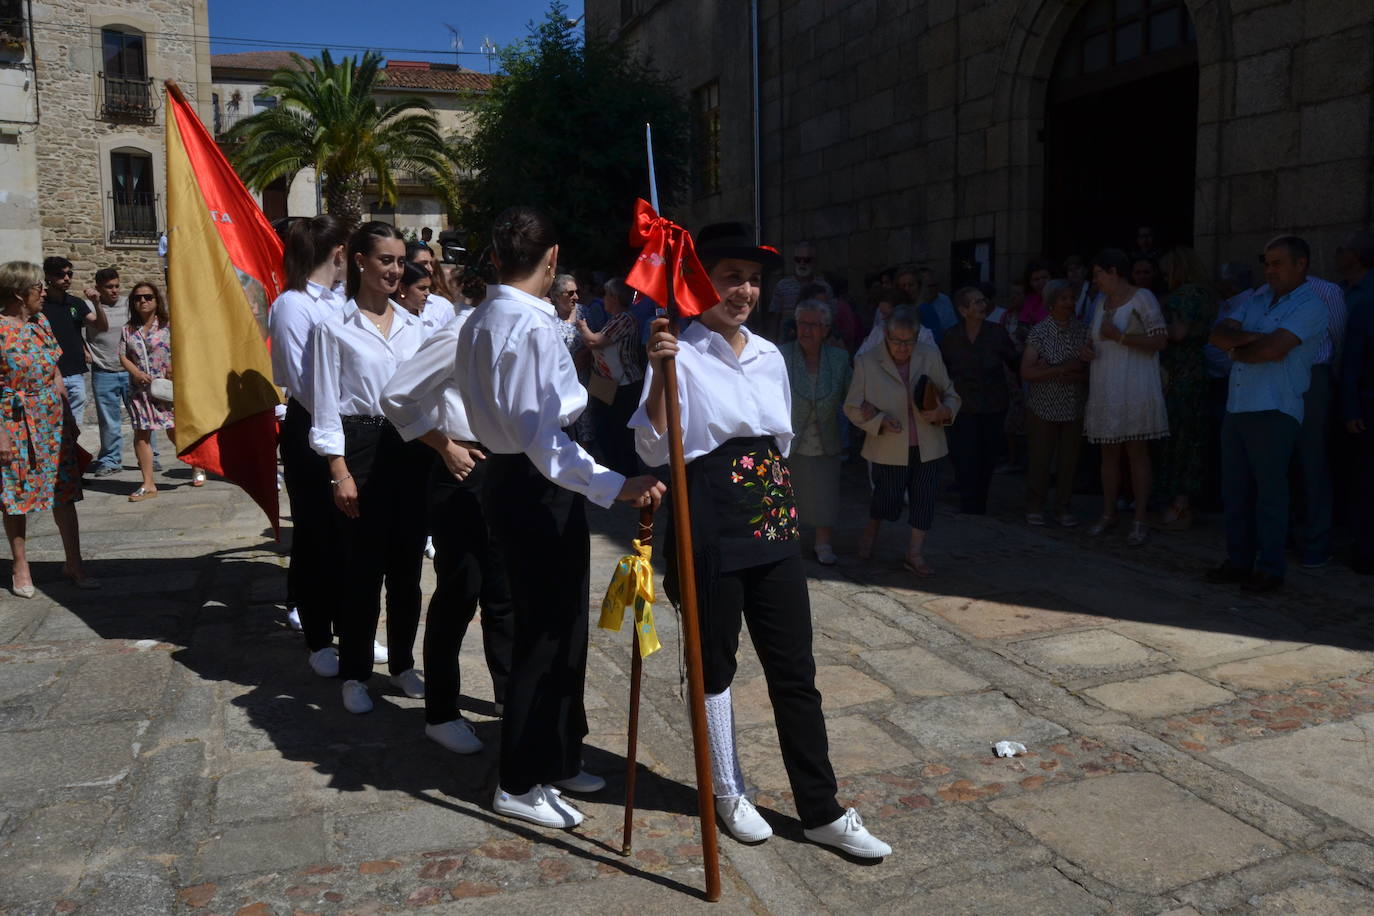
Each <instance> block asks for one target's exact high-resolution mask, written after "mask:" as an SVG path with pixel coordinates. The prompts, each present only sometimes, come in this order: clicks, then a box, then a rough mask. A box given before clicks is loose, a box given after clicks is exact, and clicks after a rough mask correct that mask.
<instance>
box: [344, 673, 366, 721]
mask: <svg viewBox="0 0 1374 916" xmlns="http://www.w3.org/2000/svg"><path fill="white" fill-rule="evenodd" d="M343 704H344V709H347V710H348V711H349V712H351V713H353V715H355V716H360V715H362V714H363V713H365V712H372V697H371V696H370V695H369V694H368V692H367V685H366V684H364V683H363V682H362V681H344V682H343Z"/></svg>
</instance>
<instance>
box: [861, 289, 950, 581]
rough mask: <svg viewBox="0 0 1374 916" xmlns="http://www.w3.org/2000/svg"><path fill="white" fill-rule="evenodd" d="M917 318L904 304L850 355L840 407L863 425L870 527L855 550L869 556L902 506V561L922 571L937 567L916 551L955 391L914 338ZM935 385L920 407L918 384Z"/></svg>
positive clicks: (928, 520) (934, 353)
mask: <svg viewBox="0 0 1374 916" xmlns="http://www.w3.org/2000/svg"><path fill="white" fill-rule="evenodd" d="M919 334H920V323H919V322H918V321H917V319H916V317H915V316H914V315H913V314H911V313H910V312H909V311H907V310H905V309H903V310H900V311H898V312H894V313H893V315H892V317H891V318H890V319H889V320H888V324H887V328H886V332H885V338H884V341H883V346H881V347H874V348H873V349H872V350H870V351H868V352H867V353H865V354H864V355H863V356H861V357H859V358H858V359H857V360H856V361H855V363H854V381H853V382H852V383H851V384H850V386H849V395H848V397H846V398H845V401H844V412H845V415H846V416H848V417H849V419H850V420H851V421H852V422H853V423H854V425H856V426H858V427H859V428H860V429H862V430H863V431H864V433H865V434H866V437H865V439H864V447H863V456H864V457H865V458H867V459H868V460H869V462H870V463H871V465H872V475H873V481H872V482H873V499H872V502H871V504H870V506H869V511H868V514H869V519H868V527H867V528H866V529H864V533H863V536H862V537H860V539H859V557H860V558H862V559H865V560H866V559H868V558H869V556H871V554H872V552H873V542H874V540H876V539H877V536H878V527H879V526H880V525H881V524H882V523H883V522H884V521H889V522H895V521H897V520H898V519H899V518H901V515H902V503H903V499H904V498H905V502H906V504H907V506H908V509H907V521H908V522H909V523H910V525H911V542H910V543H909V544H908V545H907V551H906V562H905V563H904V564H902V565H903V566H904V567H905V568H906V569H908V570H910V571H911V572H913V573H915V574H916V575H918V576H921V577H922V578H926V577H929V576H933V575H935V570H934V569H932V568H931V567H930V566H929V565H928V564H927V563H926V561H925V558H924V557H923V556H922V549H923V548H924V546H925V539H926V532H927V531H929V530H930V526H931V524H932V523H933V522H934V519H935V492H936V490H935V488H936V483H937V481H938V479H939V473H940V459H942V458H944V456H945V455H946V454H947V453H948V452H949V448H948V446H946V444H945V429H944V428H945V427H946V426H949V425H950V424H951V423H953V422H954V417H955V415H956V414H958V412H959V403H960V402H959V394H958V393H957V392H956V391H955V390H954V386H953V385H951V384H950V381H949V374H948V373H947V372H946V371H945V364H944V360H943V359H941V357H940V351H939V350H937V349H936V348H935V347H931V346H926V345H921V344H919V343H918V342H917V338H918V336H919ZM926 385H933V386H934V388H935V392H936V394H937V399H938V401H939V406H937V407H935V408H934V409H933V410H922V409H921V399H920V396H919V395H918V393H917V388H918V386H926Z"/></svg>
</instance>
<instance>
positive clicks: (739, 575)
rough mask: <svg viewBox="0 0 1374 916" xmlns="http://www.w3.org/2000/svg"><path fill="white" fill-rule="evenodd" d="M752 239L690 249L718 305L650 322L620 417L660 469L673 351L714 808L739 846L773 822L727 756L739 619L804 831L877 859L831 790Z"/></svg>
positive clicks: (764, 258)
mask: <svg viewBox="0 0 1374 916" xmlns="http://www.w3.org/2000/svg"><path fill="white" fill-rule="evenodd" d="M753 238H754V237H753V233H752V232H751V231H750V230H749V228H748V227H747V226H745V225H743V224H741V223H717V224H715V225H712V226H707V227H706V228H705V229H703V230H702V231H701V233H700V234H699V235H698V237H697V242H696V245H697V251H698V253H699V254H700V256H701V259H702V264H703V266H704V267H705V268H706V270H707V272H708V273H709V275H710V278H711V283H712V284H713V285H714V286H715V289H716V293H717V295H718V296H719V297H720V301H719V302H718V303H717V304H716V305H715V306H714V307H712V308H710V309H708V310H707V311H705V312H703V313H702V314H701V315H700V316H699V317H698V320H696V321H694V322H693V323H692V324H690V325H689V326H688V327H687V328H686V330H684V331H683V332H682V335H681V337H680V338H677V337H674V336H673V335H672V334H671V333H669V332H668V331H667V330H666V324H667V322H666V320H665V319H658V320H657V321H655V323H654V326H653V333H652V334H651V335H650V338H649V345H648V355H649V362H650V374H649V377H648V381H647V383H646V386H645V395H644V400H643V402H642V403H641V405H640V409H639V411H638V412H637V413H636V414H635V416H634V417H633V418H632V419H631V420H630V425H631V426H632V427H634V428H635V431H636V441H635V445H636V448H637V450H638V452H639V456H640V457H641V458H643V459H644V461H645V463H646V464H648V465H649V466H650V467H658V466H661V465H663V464H666V463H667V460H668V438H667V436H666V432H667V404H666V400H667V399H666V395H665V390H664V388H665V386H664V379H663V373H662V365H663V360H664V359H665V358H667V357H669V356H676V358H677V368H678V378H679V382H680V388H679V396H680V405H679V406H680V409H681V416H682V444H683V452H684V455H685V457H686V460H687V487H688V491H689V496H690V502H691V525H692V550H693V555H694V561H695V565H696V582H697V596H698V600H699V605H700V607H699V610H700V625H701V654H702V663H703V668H704V674H705V685H706V725H707V730H708V732H709V734H710V741H711V766H712V781H713V783H714V790H715V795H716V813H717V814H718V815H719V816H720V819H721V820H722V821H723V822H724V824H725V826H726V829H727V830H729V831H730V833H731V834H732V835H733V836H734V837H735V838H736V839H738V840H741V841H743V842H753V843H756V842H761V841H763V840H766V839H768V837H770V836H772V833H773V830H772V827H770V826H769V824H768V822H767V821H765V820H764V819H763V817H762V815H760V814H759V812H758V810H757V809H756V808H755V807H754V806H753V804H752V803H751V802H750V801H749V799H748V798H747V797H746V796H745V792H744V775H743V773H742V772H741V771H740V764H739V755H738V754H737V753H736V751H735V728H734V711H733V707H732V705H731V700H730V683H731V681H732V680H733V679H734V676H735V666H736V661H735V656H736V652H737V650H738V648H739V635H740V628H741V625H742V624H743V622H744V621H746V620H747V621H748V623H749V634H750V636H751V638H752V639H753V641H754V648H755V649H756V650H757V652H758V656H759V661H760V663H761V664H762V666H763V672H764V678H765V679H766V680H767V682H768V694H769V697H770V698H771V699H772V702H773V713H774V717H775V718H776V720H777V729H778V742H779V745H780V747H781V750H782V759H783V765H784V766H785V767H786V769H787V778H788V782H789V783H790V784H791V787H792V794H793V797H794V799H795V802H796V806H797V814H798V816H799V817H800V819H801V822H802V827H803V828H804V833H805V835H806V838H807V839H809V840H811V841H812V842H815V843H820V844H823V845H826V846H832V847H835V848H837V849H840V850H843V851H844V852H847V853H849V854H850V855H854V856H858V857H861V858H870V859H878V858H882V857H884V856H886V855H888V854H889V853H891V852H892V849H891V847H889V846H888V845H887V844H886V843H884V842H882V841H881V840H879V839H877V838H876V837H874V836H873V835H872V834H871V833H869V832H868V830H867V829H866V828H865V827H864V823H863V819H862V818H861V817H859V813H858V812H857V811H855V810H854V809H853V808H849V809H845V808H843V807H841V806H840V804H839V802H838V801H837V800H836V798H835V796H836V792H837V786H836V782H835V772H834V770H833V769H832V768H831V765H830V753H829V744H828V739H827V737H826V728H825V717H824V715H823V714H822V712H821V695H820V692H819V691H818V690H817V689H816V659H815V656H814V655H813V653H812V648H811V606H810V598H809V596H808V594H807V586H806V570H805V568H804V567H803V565H802V560H801V550H800V546H799V545H800V542H799V540H798V519H797V511H796V501H795V500H794V498H793V495H792V485H791V480H790V473H789V471H788V468H787V461H786V455H787V452H788V449H789V447H790V446H791V443H792V437H793V433H792V387H791V383H790V381H789V380H788V375H787V366H786V364H785V362H784V360H783V358H782V354H781V353H779V351H778V348H777V347H775V346H774V345H773V344H772V343H770V342H768V341H767V340H764V339H763V338H761V337H758V336H756V335H754V334H752V333H751V332H750V331H749V329H748V328H746V327H745V322H746V321H747V320H748V318H749V315H750V313H751V312H752V311H753V310H754V307H755V306H756V305H757V304H758V299H759V288H760V284H761V282H762V274H763V269H764V267H765V266H767V267H777V266H778V265H779V264H780V262H781V258H780V257H779V256H778V254H777V252H776V251H774V250H772V249H770V248H761V247H759V246H757V245H756V244H755V243H754V240H753ZM669 498H670V499H671V498H673V494H671V493H670V494H669ZM669 530H670V531H671V530H672V528H671V526H669ZM664 555H665V556H666V557H667V558H668V559H667V562H668V574H667V576H666V577H665V585H666V586H667V589H668V591H669V594H673V593H674V592H675V591H676V588H675V585H676V582H675V580H676V577H677V569H676V566H677V564H676V554H675V552H674V551H673V549H672V547H671V545H669V546H668V547H666V548H665V554H664Z"/></svg>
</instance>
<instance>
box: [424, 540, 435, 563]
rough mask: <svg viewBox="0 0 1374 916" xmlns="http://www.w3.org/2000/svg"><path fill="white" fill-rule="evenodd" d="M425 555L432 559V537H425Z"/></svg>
mask: <svg viewBox="0 0 1374 916" xmlns="http://www.w3.org/2000/svg"><path fill="white" fill-rule="evenodd" d="M425 556H427V557H429V558H430V559H431V560H432V559H434V538H425Z"/></svg>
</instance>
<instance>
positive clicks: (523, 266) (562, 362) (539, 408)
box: [456, 207, 664, 828]
mask: <svg viewBox="0 0 1374 916" xmlns="http://www.w3.org/2000/svg"><path fill="white" fill-rule="evenodd" d="M491 260H492V263H493V265H495V267H496V270H497V271H498V273H499V275H500V279H501V285H500V286H499V287H497V288H495V289H494V290H493V291H492V295H491V296H490V297H489V298H488V299H487V300H486V301H485V302H483V304H482V307H481V308H479V309H477V310H476V311H474V312H473V313H472V315H471V316H470V317H469V318H468V319H467V321H466V322H465V323H464V325H463V327H462V330H461V331H460V332H459V335H458V355H457V360H456V365H457V366H458V369H457V380H458V388H459V390H460V392H461V394H462V398H463V402H464V404H465V405H466V407H467V414H468V422H469V424H470V428H471V432H472V435H473V437H474V438H475V439H476V441H477V442H480V443H481V444H482V447H483V451H484V452H485V454H486V455H487V456H488V457H487V459H486V468H485V470H486V475H487V480H486V483H485V486H484V488H483V502H484V508H485V509H486V517H487V520H488V522H489V524H490V525H491V528H492V534H493V535H494V537H495V539H496V543H497V546H498V550H499V552H500V555H501V559H502V560H503V561H504V563H505V566H506V569H507V570H508V572H509V577H510V585H511V593H512V594H511V598H512V600H513V603H514V608H515V611H514V621H515V629H514V642H513V646H512V651H511V667H510V679H509V682H508V685H507V687H506V702H505V711H504V722H503V723H502V734H501V771H500V779H499V783H498V785H497V787H496V795H495V798H494V799H493V802H492V807H493V808H494V809H495V810H496V812H497V813H499V814H504V815H507V816H508V817H515V818H519V819H521V820H525V821H529V822H531V823H534V824H538V825H540V826H544V827H555V828H567V827H574V826H576V825H577V824H579V823H581V822H582V813H581V812H580V811H578V810H577V809H576V808H575V807H574V806H573V805H572V804H571V803H569V802H568V801H567V800H566V799H564V798H562V797H561V796H560V794H559V790H566V791H570V792H595V791H598V790H600V789H601V788H602V787H603V786H604V785H605V781H604V780H603V779H601V778H600V777H599V776H595V775H593V774H591V773H587V772H585V771H584V770H583V769H582V739H583V738H585V737H586V735H587V714H586V710H585V708H584V707H583V702H582V691H583V682H584V680H585V678H586V670H587V605H588V598H589V588H590V586H589V582H588V566H589V564H590V562H591V545H590V542H589V540H588V533H587V517H586V509H585V505H586V500H588V499H590V500H591V501H592V502H594V503H596V504H597V505H599V506H603V507H608V506H610V505H611V504H612V503H614V502H616V501H617V500H619V501H622V502H628V503H630V504H631V505H634V506H638V507H644V506H649V507H652V506H656V505H658V502H659V499H660V497H661V496H662V494H663V489H664V488H663V484H662V483H660V482H659V481H658V480H657V479H655V478H654V477H651V476H648V475H645V476H641V477H632V478H629V479H626V478H625V477H624V476H623V475H621V474H619V473H617V472H615V471H612V470H610V469H609V468H605V467H602V466H601V465H599V464H597V463H596V462H595V461H593V460H592V457H591V456H590V455H589V454H587V452H586V450H584V449H583V448H582V447H581V446H580V445H578V444H577V443H576V442H574V441H573V440H572V439H571V438H570V437H569V436H568V432H567V431H568V429H569V428H570V427H571V426H572V425H573V424H574V423H575V422H576V421H577V419H578V418H579V417H580V416H582V414H583V412H584V411H585V410H586V409H587V392H586V390H585V389H584V388H583V387H582V385H581V384H580V383H579V382H578V380H577V369H576V367H574V365H573V359H572V354H570V353H569V352H568V349H567V347H565V346H564V345H563V340H562V337H561V334H560V331H559V328H558V322H559V319H558V316H557V313H556V312H555V310H554V307H553V305H552V304H550V303H549V302H548V301H547V300H545V299H544V298H543V297H544V296H546V295H547V294H548V292H549V287H550V286H551V285H552V283H553V278H554V266H555V265H556V264H557V263H558V236H557V233H556V232H555V231H554V228H553V224H552V223H551V222H550V221H549V219H548V217H547V216H545V215H544V214H543V213H540V212H539V211H538V210H535V209H533V208H532V207H512V208H511V209H509V210H506V211H505V212H503V213H502V214H501V215H500V216H498V217H497V218H496V225H495V227H494V228H493V229H492V254H491Z"/></svg>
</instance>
